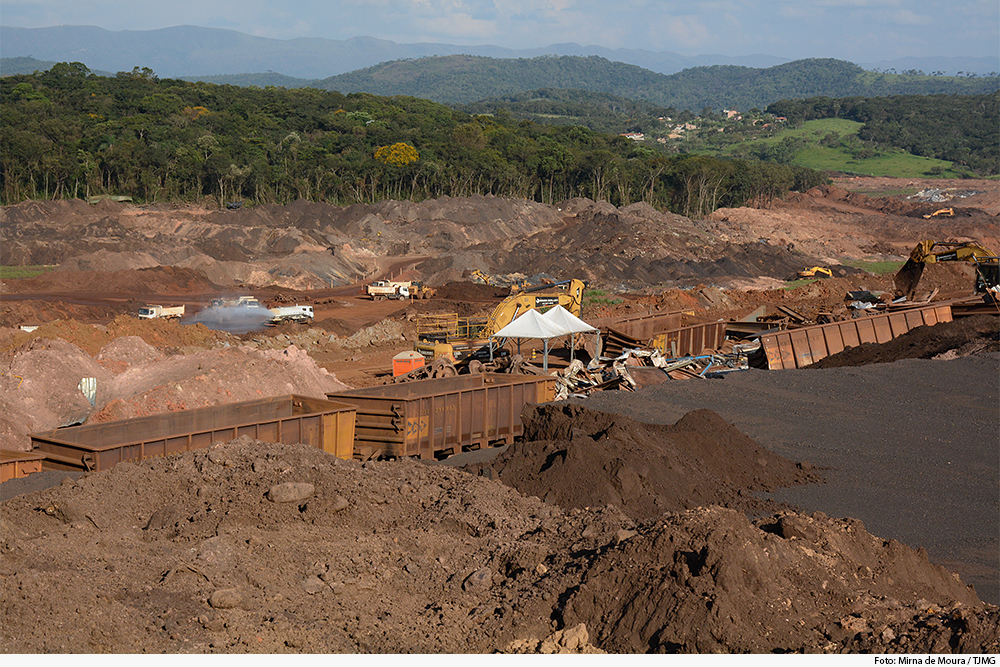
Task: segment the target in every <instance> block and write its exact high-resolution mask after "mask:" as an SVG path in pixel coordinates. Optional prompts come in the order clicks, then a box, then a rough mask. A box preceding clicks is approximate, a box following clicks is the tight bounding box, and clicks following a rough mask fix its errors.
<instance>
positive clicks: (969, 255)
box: [893, 241, 998, 299]
mask: <svg viewBox="0 0 1000 667" xmlns="http://www.w3.org/2000/svg"><path fill="white" fill-rule="evenodd" d="M997 261H998V260H997V257H996V256H995V255H994V254H993V253H991V252H990V251H989V250H987V249H986V248H984V247H982V246H980V245H977V244H975V243H969V242H945V241H921V242H920V243H918V244H917V246H916V247H915V248H914V249H913V251H912V252H910V258H909V259H908V260H906V263H905V264H903V266H902V268H900V269H899V271H898V272H896V276H895V278H894V279H893V282H894V283H895V285H896V289H897V290H898V291H899V292H901V293H902V294H904V295H905V296H906V298H908V299H911V298H913V294H914V292H916V289H917V284H918V283H919V282H920V276H921V275H923V272H924V266H925V265H927V264H936V263H938V262H972V263H974V264H975V265H976V269H977V273H978V276H979V278H978V279H977V281H976V291H977V292H982V291H986V290H988V289H991V288H995V287H997V266H998V264H997Z"/></svg>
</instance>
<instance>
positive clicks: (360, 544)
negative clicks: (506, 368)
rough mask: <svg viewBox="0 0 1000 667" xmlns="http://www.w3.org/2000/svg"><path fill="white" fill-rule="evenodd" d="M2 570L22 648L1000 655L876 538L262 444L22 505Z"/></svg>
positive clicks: (14, 505) (9, 516) (960, 597)
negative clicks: (527, 492)
mask: <svg viewBox="0 0 1000 667" xmlns="http://www.w3.org/2000/svg"><path fill="white" fill-rule="evenodd" d="M0 574H2V576H0V595H2V596H3V599H4V600H5V604H4V606H3V610H2V611H0V614H2V616H0V627H2V636H3V648H4V650H5V651H9V652H18V653H20V652H24V653H34V652H64V651H76V652H119V653H131V652H152V653H197V652H208V653H222V652H225V653H241V652H246V653H251V652H260V653H279V652H310V653H319V652H386V653H387V652H425V653H440V652H456V653H460V652H494V651H503V650H511V651H523V650H526V647H528V650H530V647H535V650H539V649H540V648H541V647H542V646H545V645H546V640H547V639H548V644H547V645H548V647H549V649H548V650H566V651H579V652H589V651H592V650H593V648H592V647H597V648H599V649H604V650H610V651H624V652H646V651H660V652H694V651H725V652H738V651H755V652H775V651H777V652H787V651H806V652H841V651H849V652H859V651H867V650H870V651H873V652H909V653H913V652H918V651H940V652H949V651H957V652H962V653H987V652H991V651H996V650H997V649H998V648H1000V646H998V643H997V642H998V636H1000V635H998V626H997V619H998V613H997V609H996V608H995V607H991V606H989V605H984V604H982V603H981V602H979V601H978V599H977V598H976V597H975V595H974V594H973V593H972V592H971V590H970V589H969V588H968V587H966V586H965V585H963V584H962V583H961V582H960V581H959V580H958V579H957V578H955V577H954V576H952V575H951V574H949V573H948V572H947V571H946V570H944V569H943V568H941V567H938V566H935V565H932V564H930V563H929V562H928V561H927V558H926V554H924V553H923V552H921V551H914V550H912V549H909V548H908V547H904V546H902V545H900V544H898V543H896V542H893V541H888V542H887V541H884V540H881V539H879V538H876V537H873V536H871V535H869V534H868V533H867V532H866V531H865V530H864V528H863V526H862V525H861V524H860V522H857V521H854V520H833V519H829V518H827V517H825V516H823V515H820V514H814V515H812V516H803V515H799V514H792V513H784V514H781V515H779V516H775V517H769V518H767V519H764V520H761V521H758V522H755V523H752V522H750V521H749V520H748V519H747V518H746V516H745V515H743V514H740V513H738V512H735V511H732V510H726V509H721V508H700V509H697V510H691V511H688V512H683V513H675V514H666V515H663V516H662V517H660V518H659V519H657V520H655V521H651V522H648V523H636V522H635V521H633V520H632V519H630V518H629V517H627V516H626V515H625V514H623V513H622V512H621V511H620V510H617V509H615V508H614V507H610V506H609V507H602V508H590V509H573V510H564V509H562V508H559V507H557V506H555V505H551V504H547V503H544V502H542V501H540V500H538V499H537V498H531V497H524V496H521V495H520V494H518V493H517V492H516V491H514V490H513V489H510V488H509V487H506V486H504V485H503V484H501V483H499V482H497V481H494V480H488V479H485V478H483V477H477V476H474V475H470V474H468V473H465V472H462V471H459V470H455V469H449V468H447V467H443V466H426V465H424V464H421V463H418V462H411V461H400V462H373V463H367V464H364V465H361V464H359V463H356V462H345V461H340V460H338V459H334V458H332V457H329V456H327V455H326V454H323V453H322V452H320V451H319V450H314V449H309V448H306V447H304V446H283V445H273V444H266V443H260V442H255V441H252V440H249V439H239V440H234V441H232V442H229V443H224V444H218V445H215V446H213V447H211V448H209V449H207V450H200V451H197V452H189V453H186V454H182V455H179V456H172V457H168V458H161V459H154V460H148V461H144V462H142V463H139V464H120V465H118V466H116V467H115V468H112V469H111V470H109V471H106V472H102V473H93V474H88V475H85V476H83V477H81V478H80V479H78V480H77V481H75V482H74V481H72V480H66V481H65V482H64V483H63V485H61V486H58V487H55V488H52V489H48V490H46V491H42V492H39V493H35V494H30V495H22V496H18V497H15V498H13V499H11V500H8V501H5V502H4V503H2V504H0ZM581 625H582V626H583V627H581ZM571 631H572V633H571ZM556 632H562V633H563V634H562V635H561V638H560V640H559V641H554V640H553V639H552V636H553V633H556ZM569 634H572V635H573V640H572V641H568V640H567V635H569Z"/></svg>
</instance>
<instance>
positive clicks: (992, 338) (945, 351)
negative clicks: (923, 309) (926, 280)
mask: <svg viewBox="0 0 1000 667" xmlns="http://www.w3.org/2000/svg"><path fill="white" fill-rule="evenodd" d="M998 307H1000V306H998ZM998 323H1000V319H998V318H997V317H996V316H994V315H974V316H972V317H963V318H962V319H959V320H955V321H953V322H944V323H941V324H935V325H933V326H922V327H917V328H915V329H911V330H910V331H907V332H906V333H905V334H903V335H902V336H898V337H896V338H893V339H892V340H890V341H887V342H885V343H862V344H861V345H858V346H856V347H849V348H847V349H846V350H844V351H843V352H838V353H837V354H833V355H830V356H829V357H826V358H824V359H820V360H819V361H817V362H816V363H814V364H810V365H809V368H842V367H845V366H864V365H867V364H885V363H889V362H892V361H897V360H899V359H934V358H954V357H964V356H967V355H969V354H975V353H980V352H996V351H1000V324H998Z"/></svg>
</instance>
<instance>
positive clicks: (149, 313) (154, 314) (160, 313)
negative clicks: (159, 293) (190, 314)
mask: <svg viewBox="0 0 1000 667" xmlns="http://www.w3.org/2000/svg"><path fill="white" fill-rule="evenodd" d="M136 317H138V318H139V319H142V320H179V319H180V318H182V317H184V306H160V305H149V306H143V307H142V308H140V309H139V312H138V313H137V314H136Z"/></svg>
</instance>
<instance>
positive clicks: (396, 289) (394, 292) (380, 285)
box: [365, 280, 410, 301]
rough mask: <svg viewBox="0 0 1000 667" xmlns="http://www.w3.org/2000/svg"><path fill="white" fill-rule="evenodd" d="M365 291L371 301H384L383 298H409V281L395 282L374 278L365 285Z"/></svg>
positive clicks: (402, 299)
mask: <svg viewBox="0 0 1000 667" xmlns="http://www.w3.org/2000/svg"><path fill="white" fill-rule="evenodd" d="M365 292H367V293H368V296H370V297H371V298H372V300H373V301H384V300H385V299H399V300H400V301H405V300H406V299H409V298H410V283H409V282H405V283H397V282H392V281H389V280H376V281H375V282H373V283H369V284H368V285H366V286H365Z"/></svg>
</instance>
